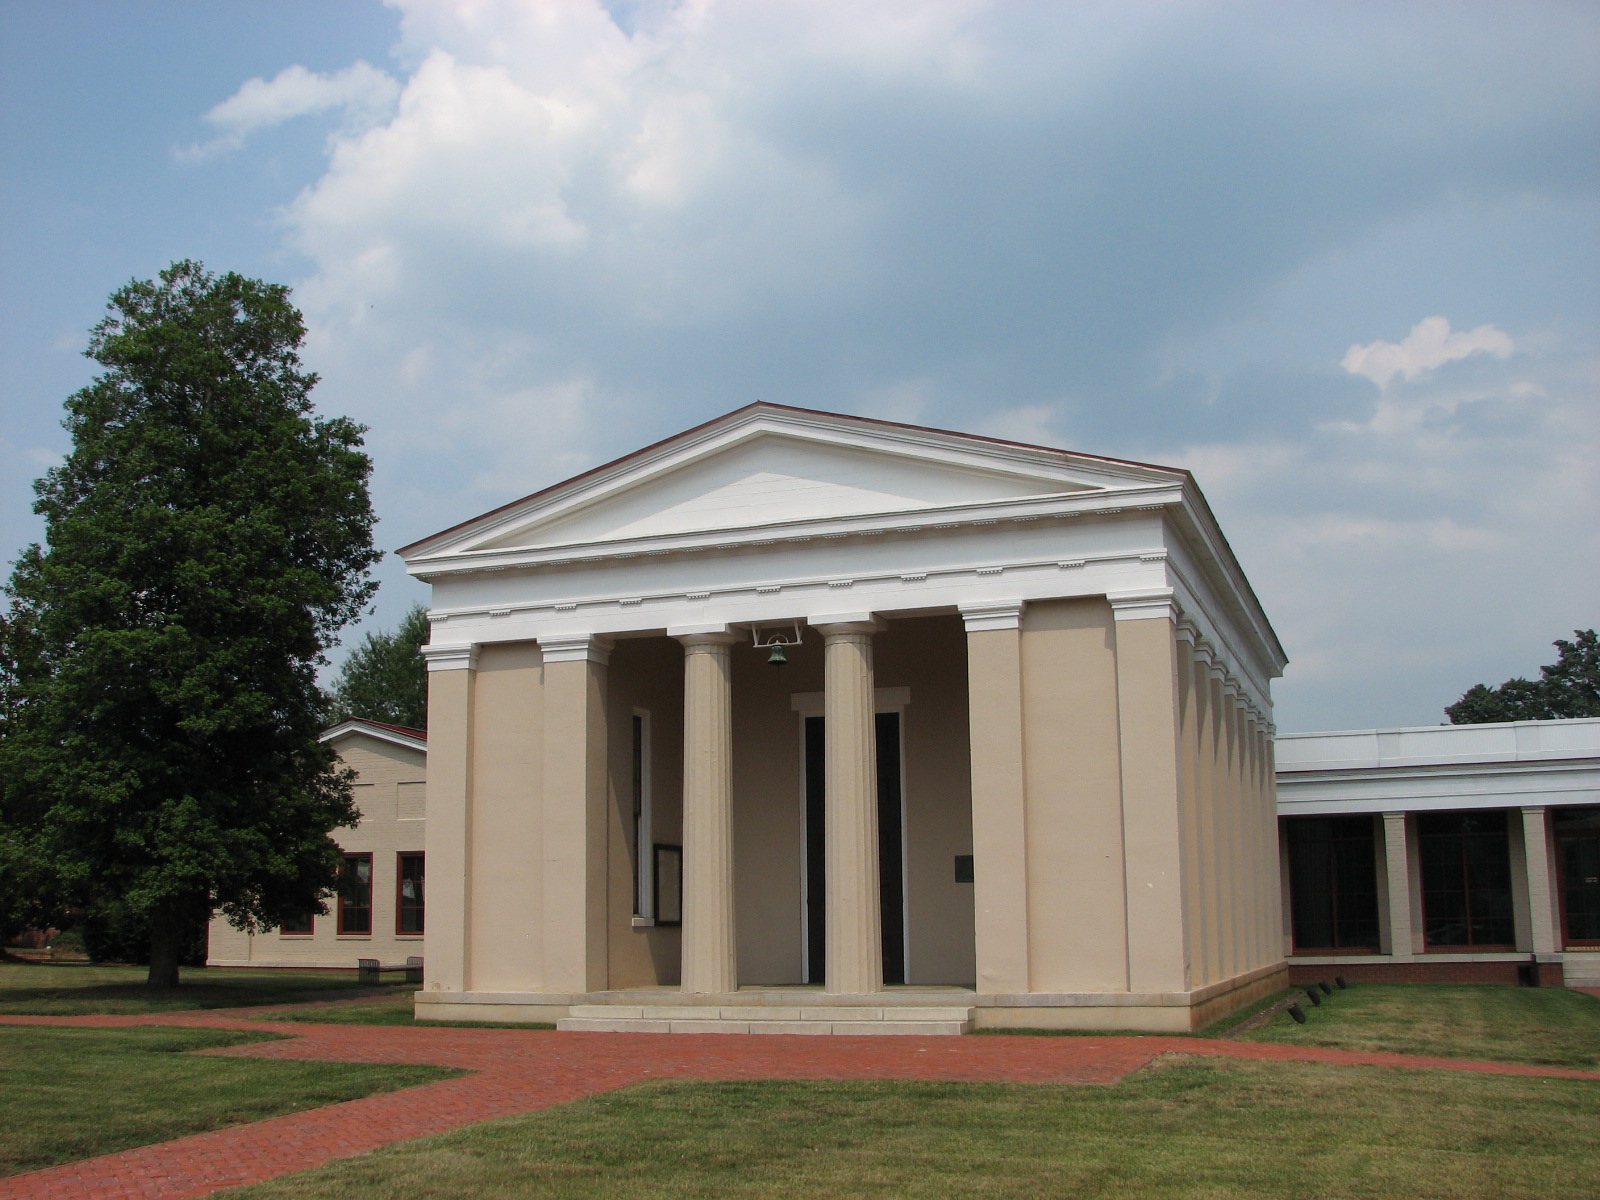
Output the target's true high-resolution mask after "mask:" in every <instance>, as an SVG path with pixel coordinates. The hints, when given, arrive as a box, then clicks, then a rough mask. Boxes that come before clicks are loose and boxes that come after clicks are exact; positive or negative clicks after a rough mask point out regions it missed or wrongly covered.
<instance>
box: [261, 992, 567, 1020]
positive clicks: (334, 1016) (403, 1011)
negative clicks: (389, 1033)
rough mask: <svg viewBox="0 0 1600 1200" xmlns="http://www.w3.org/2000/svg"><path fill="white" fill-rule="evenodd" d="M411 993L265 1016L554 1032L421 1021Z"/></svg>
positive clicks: (268, 1017)
mask: <svg viewBox="0 0 1600 1200" xmlns="http://www.w3.org/2000/svg"><path fill="white" fill-rule="evenodd" d="M411 996H412V992H411V991H409V990H408V991H406V992H404V993H402V994H401V995H398V996H392V997H386V998H384V999H381V1000H374V1001H373V1002H372V1003H371V1004H341V1005H339V1006H338V1007H337V1008H331V1007H330V1008H306V1009H300V1010H299V1011H296V1012H284V1013H264V1014H263V1015H262V1017H261V1019H262V1020H264V1021H308V1022H311V1023H313V1024H318V1025H425V1026H429V1027H432V1028H435V1029H554V1028H555V1026H554V1025H542V1024H537V1023H533V1024H528V1023H523V1022H505V1023H500V1022H494V1021H419V1020H417V1019H416V1018H415V1017H414V1016H412V1009H411Z"/></svg>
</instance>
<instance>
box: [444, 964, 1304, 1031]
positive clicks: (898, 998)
mask: <svg viewBox="0 0 1600 1200" xmlns="http://www.w3.org/2000/svg"><path fill="white" fill-rule="evenodd" d="M1288 986H1289V975H1288V969H1287V967H1286V966H1285V964H1283V963H1274V964H1271V965H1269V966H1266V967H1259V968H1257V969H1255V970H1253V971H1248V972H1246V973H1244V974H1242V975H1239V976H1236V977H1235V978H1233V979H1227V980H1221V981H1219V982H1217V983H1213V984H1208V985H1206V986H1205V987H1202V988H1196V989H1194V990H1193V991H1188V992H1026V993H1016V994H993V993H989V994H986V993H980V992H976V991H973V990H972V989H970V988H961V987H929V988H918V987H908V988H892V989H887V990H885V991H882V992H872V993H867V994H863V995H848V996H846V995H840V994H838V993H831V992H824V991H822V990H821V989H819V988H800V987H791V988H784V987H761V988H740V989H739V990H738V991H736V992H722V993H690V992H680V991H678V990H677V989H676V988H630V989H621V990H617V991H608V992H589V993H556V992H419V993H418V994H417V997H416V1013H417V1016H418V1017H419V1018H423V1019H426V1020H442V1021H493V1022H507V1023H551V1024H555V1025H556V1026H557V1027H558V1028H561V1029H566V1030H573V1031H577V1030H587V1031H590V1032H602V1031H604V1032H634V1033H685V1032H699V1033H712V1032H715V1033H755V1032H783V1033H796V1032H805V1033H821V1032H831V1033H917V1032H920V1033H961V1032H965V1031H966V1030H967V1029H969V1028H979V1029H1086V1030H1112V1029H1119V1030H1123V1029H1125V1030H1140V1031H1145V1032H1150V1033H1189V1032H1192V1031H1193V1030H1196V1029H1201V1028H1204V1027H1205V1026H1207V1025H1210V1024H1212V1023H1213V1022H1216V1021H1220V1020H1222V1019H1223V1018H1224V1017H1227V1016H1229V1015H1230V1014H1232V1013H1233V1012H1235V1011H1237V1010H1238V1009H1240V1008H1243V1007H1244V1006H1245V1005H1248V1004H1251V1003H1253V1002H1254V1001H1256V1000H1259V999H1261V998H1262V997H1263V996H1268V995H1271V994H1272V993H1273V992H1276V991H1281V990H1282V989H1284V988H1286V987H1288ZM758 1025H759V1026H761V1028H759V1029H757V1028H755V1026H758ZM902 1025H903V1026H905V1028H899V1026H902ZM714 1026H715V1027H714ZM778 1026H784V1028H781V1029H780V1028H778ZM789 1026H796V1028H789ZM800 1026H804V1028H799V1027H800ZM819 1026H826V1027H828V1028H825V1029H824V1028H818V1027H819ZM935 1026H937V1028H935Z"/></svg>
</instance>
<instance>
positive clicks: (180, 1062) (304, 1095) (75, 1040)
mask: <svg viewBox="0 0 1600 1200" xmlns="http://www.w3.org/2000/svg"><path fill="white" fill-rule="evenodd" d="M265 1040H275V1039H274V1035H272V1034H256V1033H234V1032H229V1031H225V1030H217V1029H172V1028H162V1027H158V1026H149V1027H142V1028H134V1029H71V1028H45V1027H40V1026H26V1025H12V1026H0V1062H3V1063H4V1068H3V1069H0V1112H3V1113H5V1114H6V1117H5V1120H4V1121H0V1174H3V1175H11V1174H15V1173H17V1172H19V1171H32V1170H36V1169H37V1168H39V1167H46V1166H51V1165H53V1164H55V1163H63V1162H72V1161H74V1160H76V1159H80V1158H88V1157H90V1156H92V1155H96V1154H109V1153H112V1152H113V1151H117V1150H126V1149H128V1148H130V1147H133V1146H144V1145H149V1144H150V1143H152V1142H161V1141H166V1140H168V1139H169V1138H176V1137H184V1136H186V1135H188V1134H192V1133H201V1132H204V1131H205V1130H208V1129H218V1128H221V1127H222V1126H225V1125H238V1124H243V1123H245V1122H248V1121H259V1120H261V1119H262V1118H264V1117H272V1116H277V1115H279V1114H281V1113H286V1112H295V1111H298V1110H300V1109H305V1108H317V1107H320V1106H322V1105H324V1104H335V1103H338V1102H339V1101H342V1100H354V1099H356V1098H357V1097H360V1096H367V1095H371V1094H372V1093H374V1092H384V1091H392V1090H394V1089H396V1088H402V1087H411V1086H413V1085H415V1084H419V1083H428V1082H431V1081H433V1080H435V1079H444V1078H447V1077H449V1076H451V1075H455V1074H457V1073H458V1072H455V1071H452V1070H448V1069H445V1068H443V1067H429V1066H392V1065H367V1064H354V1063H327V1062H293V1061H278V1060H271V1059H257V1058H231V1057H229V1058H219V1057H211V1056H199V1055H193V1054H188V1053H185V1052H186V1051H190V1050H200V1049H208V1048H212V1047H217V1046H237V1045H240V1044H241V1043H245V1042H259V1041H265Z"/></svg>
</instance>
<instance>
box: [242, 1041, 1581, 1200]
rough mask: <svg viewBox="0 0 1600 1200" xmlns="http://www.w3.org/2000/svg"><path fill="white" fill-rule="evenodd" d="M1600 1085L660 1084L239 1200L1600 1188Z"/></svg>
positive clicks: (1297, 1068) (1244, 1076)
mask: <svg viewBox="0 0 1600 1200" xmlns="http://www.w3.org/2000/svg"><path fill="white" fill-rule="evenodd" d="M1597 1128H1600V1086H1597V1085H1594V1084H1588V1083H1581V1082H1574V1081H1567V1080H1540V1079H1513V1078H1504V1077H1493V1076H1472V1075H1460V1074H1453V1073H1447V1072H1443V1071H1391V1070H1382V1069H1379V1068H1370V1067H1356V1068H1336V1067H1325V1066H1320V1065H1312V1064H1276V1063H1274V1064H1267V1063H1253V1062H1238V1061H1220V1060H1212V1059H1203V1060H1192V1059H1174V1060H1168V1061H1167V1062H1165V1063H1162V1064H1158V1065H1157V1066H1155V1067H1152V1068H1151V1069H1149V1070H1146V1071H1144V1072H1141V1073H1140V1074H1138V1075H1137V1076H1134V1077H1132V1078H1130V1079H1129V1080H1127V1081H1126V1082H1124V1083H1122V1084H1120V1085H1117V1086H1114V1087H1093V1086H1077V1087H1047V1086H1020V1085H990V1084H959V1083H920V1084H895V1083H813V1082H805V1083H789V1082H783V1083H779V1082H772V1083H747V1082H740V1083H676V1082H668V1083H658V1084H645V1085H642V1086H639V1087H635V1088H630V1089H627V1090H625V1091H621V1092H613V1093H608V1094H606V1095H601V1096H595V1097H591V1098H589V1099H587V1100H584V1101H580V1102H578V1103H575V1104H569V1105H564V1106H561V1107H559V1108H553V1109H548V1110H545V1111H543V1112H540V1113H534V1114H530V1115H528V1116H524V1117H516V1118H511V1119H507V1120H501V1121H495V1122H490V1123H486V1124H483V1125H476V1126H472V1127H469V1128H467V1129H462V1130H458V1131H456V1132H453V1133H450V1134H444V1135H440V1136H437V1137H431V1138H426V1139H420V1140H418V1141H415V1142H410V1143H405V1144H401V1145H397V1146H394V1147H391V1148H389V1149H387V1150H383V1151H379V1152H378V1153H376V1154H372V1155H367V1156H365V1157H362V1158H358V1159H352V1160H348V1161H345V1162H341V1163H335V1164H332V1165H330V1166H328V1167H324V1168H321V1169H319V1170H316V1171H310V1172H306V1173H303V1174H299V1175H295V1176H291V1177H287V1178H285V1179H282V1180H278V1181H275V1182H272V1183H268V1184H263V1185H259V1186H256V1187H253V1188H247V1189H242V1190H239V1191H235V1192H230V1193H228V1195H229V1197H230V1198H231V1200H247V1198H248V1200H290V1198H293V1200H379V1198H387V1197H391V1196H400V1195H404V1196H406V1197H408V1198H409V1200H445V1198H451V1200H454V1198H456V1197H461V1196H472V1197H474V1198H475V1200H511V1198H513V1197H515V1198H518V1200H522V1198H531V1197H538V1198H540V1200H634V1198H638V1200H647V1198H648V1200H655V1198H656V1197H661V1196H672V1197H678V1198H694V1200H744V1198H750V1200H754V1198H756V1197H760V1198H762V1200H784V1198H789V1197H792V1198H793V1200H834V1198H842V1197H849V1198H852V1200H855V1198H866V1197H872V1198H883V1200H900V1198H902V1197H904V1198H911V1200H919V1198H923V1197H926V1198H928V1200H935V1198H937V1200H946V1198H949V1197H957V1198H962V1197H972V1198H974V1200H976V1198H978V1197H982V1198H983V1200H1012V1198H1015V1200H1045V1198H1048V1200H1058V1198H1061V1197H1073V1198H1081V1197H1116V1198H1121V1200H1168V1198H1177V1197H1184V1198H1187V1200H1197V1198H1207V1200H1223V1198H1227V1200H1236V1198H1239V1197H1267V1196H1272V1197H1278V1196H1282V1197H1294V1198H1295V1200H1304V1198H1307V1197H1316V1198H1317V1200H1327V1198H1343V1197H1378V1196H1384V1197H1406V1198H1408V1200H1416V1198H1423V1197H1449V1198H1451V1200H1461V1198H1463V1197H1478V1196H1483V1197H1489V1196H1493V1197H1506V1198H1517V1197H1528V1198H1530V1200H1531V1198H1534V1197H1538V1198H1540V1200H1544V1198H1547V1197H1550V1196H1578V1195H1594V1189H1595V1180H1596V1178H1600V1150H1597V1148H1596V1139H1595V1137H1594V1131H1595V1130H1596V1129H1597Z"/></svg>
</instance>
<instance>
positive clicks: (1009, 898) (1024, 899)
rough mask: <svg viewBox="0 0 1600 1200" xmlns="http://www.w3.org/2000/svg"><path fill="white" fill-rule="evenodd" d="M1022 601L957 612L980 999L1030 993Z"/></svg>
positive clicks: (974, 606)
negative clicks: (962, 638) (962, 628)
mask: <svg viewBox="0 0 1600 1200" xmlns="http://www.w3.org/2000/svg"><path fill="white" fill-rule="evenodd" d="M1022 607H1023V606H1022V602H1021V601H1012V602H1008V603H1005V604H981V605H964V606H962V609H961V615H962V618H963V619H964V620H965V622H966V627H967V688H968V722H969V737H970V740H971V758H972V856H973V859H972V865H973V909H974V912H973V921H974V935H975V949H976V952H977V966H978V990H979V991H980V992H999V993H1019V992H1027V991H1031V990H1032V986H1031V973H1030V970H1029V963H1028V924H1029V915H1030V914H1029V911H1028V811H1027V785H1026V779H1025V768H1024V760H1023V733H1022V730H1023V724H1022Z"/></svg>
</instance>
